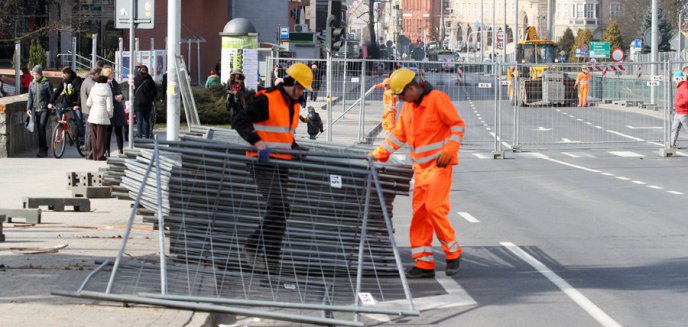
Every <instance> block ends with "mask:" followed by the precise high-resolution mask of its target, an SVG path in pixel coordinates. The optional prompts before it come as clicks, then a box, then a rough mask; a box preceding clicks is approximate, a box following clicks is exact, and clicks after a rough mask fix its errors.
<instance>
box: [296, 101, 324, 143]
mask: <svg viewBox="0 0 688 327" xmlns="http://www.w3.org/2000/svg"><path fill="white" fill-rule="evenodd" d="M299 120H301V121H302V122H304V123H306V127H307V131H308V136H309V138H310V139H311V140H315V139H316V138H317V137H318V134H319V133H322V132H324V131H325V130H324V128H323V127H324V126H323V121H322V118H320V115H319V114H318V113H317V112H315V108H313V107H308V115H307V116H306V117H303V116H300V115H299Z"/></svg>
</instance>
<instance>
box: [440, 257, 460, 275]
mask: <svg viewBox="0 0 688 327" xmlns="http://www.w3.org/2000/svg"><path fill="white" fill-rule="evenodd" d="M460 264H461V257H458V258H456V259H453V260H447V269H446V270H445V271H444V273H445V274H447V276H454V275H456V274H457V273H458V272H459V265H460Z"/></svg>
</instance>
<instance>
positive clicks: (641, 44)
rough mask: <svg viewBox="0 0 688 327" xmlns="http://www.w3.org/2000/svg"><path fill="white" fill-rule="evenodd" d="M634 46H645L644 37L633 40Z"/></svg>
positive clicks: (638, 47)
mask: <svg viewBox="0 0 688 327" xmlns="http://www.w3.org/2000/svg"><path fill="white" fill-rule="evenodd" d="M633 47H634V48H636V49H640V48H642V47H643V39H635V42H633Z"/></svg>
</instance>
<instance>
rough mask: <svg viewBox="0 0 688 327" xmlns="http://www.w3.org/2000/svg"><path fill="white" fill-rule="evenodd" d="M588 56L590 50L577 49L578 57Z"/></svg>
mask: <svg viewBox="0 0 688 327" xmlns="http://www.w3.org/2000/svg"><path fill="white" fill-rule="evenodd" d="M587 56H588V50H585V51H583V50H581V49H576V58H584V57H587Z"/></svg>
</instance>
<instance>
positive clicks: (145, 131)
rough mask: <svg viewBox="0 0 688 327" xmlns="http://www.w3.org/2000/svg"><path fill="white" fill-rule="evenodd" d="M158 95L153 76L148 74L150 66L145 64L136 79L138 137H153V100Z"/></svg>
mask: <svg viewBox="0 0 688 327" xmlns="http://www.w3.org/2000/svg"><path fill="white" fill-rule="evenodd" d="M157 95H158V87H157V86H155V81H153V77H151V76H150V75H149V74H148V67H147V66H145V65H143V66H141V68H140V70H139V74H138V75H137V76H136V80H135V81H134V110H135V111H136V120H137V124H136V137H138V138H141V137H143V136H145V137H146V138H147V139H149V138H151V136H152V135H151V134H152V133H151V131H152V128H151V126H150V119H151V112H152V111H153V110H154V109H155V108H154V106H153V101H155V98H156V97H157Z"/></svg>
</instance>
